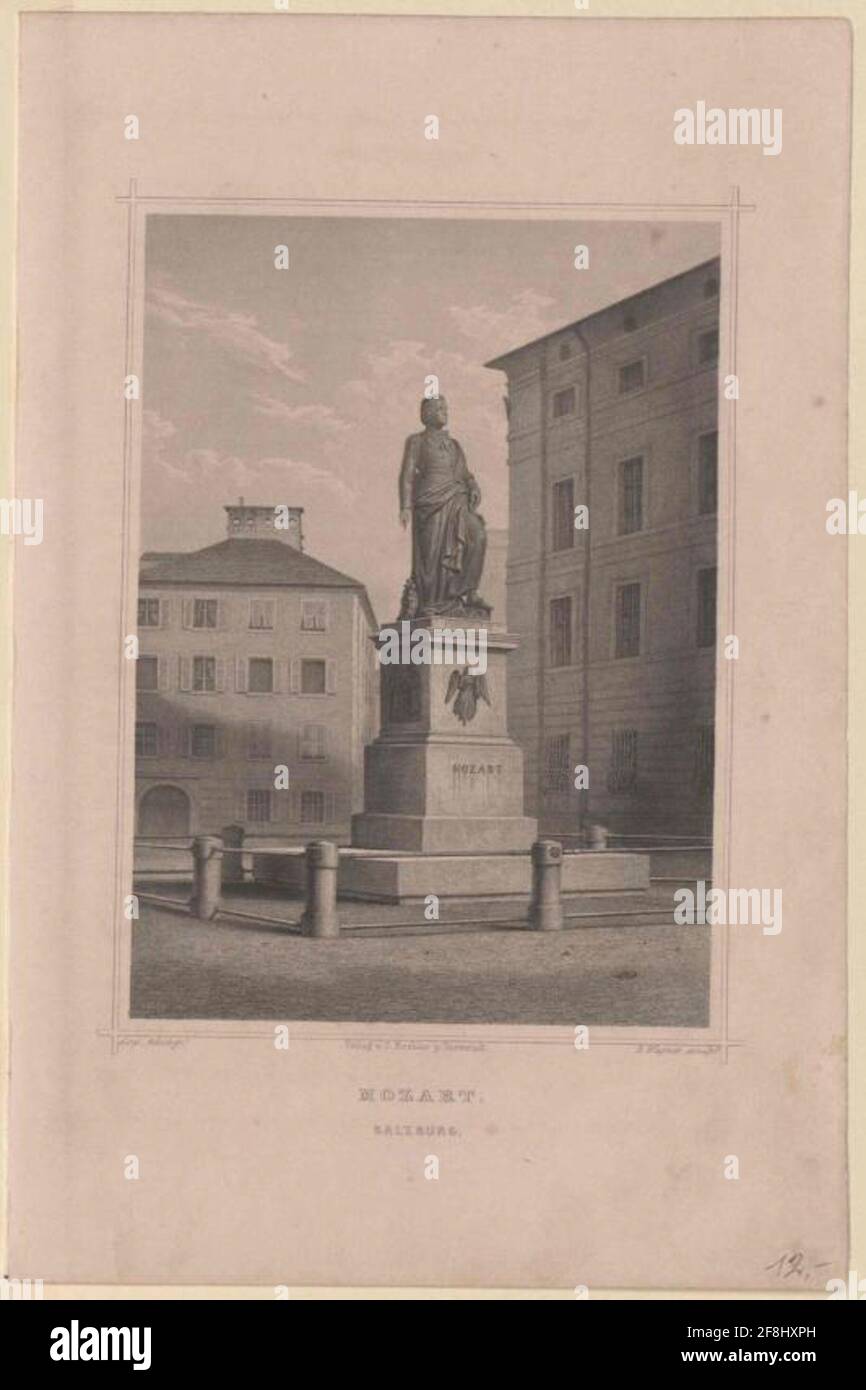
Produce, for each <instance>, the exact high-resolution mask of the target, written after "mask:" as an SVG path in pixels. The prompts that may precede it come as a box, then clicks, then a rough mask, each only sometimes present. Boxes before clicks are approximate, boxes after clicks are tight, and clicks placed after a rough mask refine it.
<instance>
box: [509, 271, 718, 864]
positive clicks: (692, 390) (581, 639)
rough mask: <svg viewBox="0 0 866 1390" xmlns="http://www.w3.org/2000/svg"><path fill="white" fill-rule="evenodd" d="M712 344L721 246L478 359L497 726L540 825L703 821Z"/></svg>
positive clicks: (708, 703)
mask: <svg viewBox="0 0 866 1390" xmlns="http://www.w3.org/2000/svg"><path fill="white" fill-rule="evenodd" d="M718 349H719V262H718V260H717V259H716V260H712V261H708V262H706V263H704V264H702V265H698V266H694V267H693V268H692V269H690V270H688V271H686V272H685V273H684V274H682V275H677V276H675V277H673V278H672V279H669V280H665V281H664V282H662V283H661V284H657V285H653V286H651V287H650V288H649V289H646V290H644V291H642V292H641V293H639V294H636V295H633V296H631V297H630V298H628V299H625V300H623V301H621V302H620V303H617V304H613V305H611V306H610V307H609V308H606V309H602V310H601V311H599V312H598V313H594V314H591V315H589V316H588V317H587V318H584V319H581V320H580V321H579V322H577V323H572V324H568V325H567V326H565V327H564V328H562V329H560V330H558V331H556V332H553V333H550V334H548V335H546V336H545V337H543V338H541V339H538V340H537V341H535V342H531V343H528V344H526V345H525V346H523V347H518V348H515V349H514V350H513V351H511V352H508V353H505V354H504V355H503V356H501V357H498V358H496V359H495V360H494V361H492V362H490V363H488V364H487V365H488V366H490V367H492V368H495V369H497V370H500V371H503V372H505V373H506V375H507V378H508V417H509V429H508V451H509V465H510V516H511V523H510V541H509V556H508V617H509V628H510V630H511V631H512V632H514V633H516V634H517V635H519V636H520V638H521V647H520V650H519V651H518V652H516V653H515V654H514V656H513V657H512V659H511V665H510V667H509V677H508V678H509V690H508V702H509V731H510V733H511V734H512V736H513V737H514V738H515V739H516V740H517V741H518V742H519V743H520V744H521V745H522V746H523V748H524V752H525V759H526V761H525V766H526V778H527V785H526V804H527V810H528V811H529V812H531V813H532V814H535V815H537V816H538V817H539V821H540V824H541V828H542V830H544V831H546V832H550V833H560V832H561V833H566V834H567V833H574V832H576V831H577V830H578V829H580V828H581V826H583V825H585V824H586V823H587V821H591V822H598V823H601V824H604V825H606V826H608V827H609V828H610V829H611V830H613V831H616V832H619V833H620V834H622V835H632V836H636V837H643V836H646V837H647V838H649V837H651V836H653V835H665V834H669V835H670V834H675V835H693V836H698V837H700V836H705V835H709V834H710V833H711V830H712V783H713V755H714V738H713V724H714V689H715V644H716V632H715V610H716V555H717V539H716V529H717V528H716V510H717V454H718V434H717V389H718V365H717V364H718ZM581 509H586V510H585V511H584V510H581ZM580 766H585V767H586V768H587V769H588V776H589V785H588V788H586V789H583V788H580V789H578V790H576V789H575V782H576V781H581V780H582V775H580V774H579V775H578V776H577V777H576V775H575V769H576V768H578V767H580Z"/></svg>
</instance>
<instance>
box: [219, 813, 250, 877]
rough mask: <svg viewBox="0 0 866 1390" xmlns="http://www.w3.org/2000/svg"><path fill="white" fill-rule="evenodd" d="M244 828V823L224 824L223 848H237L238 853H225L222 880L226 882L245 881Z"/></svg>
mask: <svg viewBox="0 0 866 1390" xmlns="http://www.w3.org/2000/svg"><path fill="white" fill-rule="evenodd" d="M243 847H244V828H243V826H242V825H224V826H223V848H224V849H225V850H230V849H231V850H237V851H238V853H237V854H224V855H223V862H222V881H223V884H226V883H243V882H244V878H245V875H244V856H243V853H242V852H241V851H242V850H243Z"/></svg>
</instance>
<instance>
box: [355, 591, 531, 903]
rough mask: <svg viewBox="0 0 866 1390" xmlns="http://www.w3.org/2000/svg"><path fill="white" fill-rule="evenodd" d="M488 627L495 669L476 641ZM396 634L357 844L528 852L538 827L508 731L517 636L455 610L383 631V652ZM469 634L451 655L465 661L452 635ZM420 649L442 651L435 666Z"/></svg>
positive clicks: (368, 761)
mask: <svg viewBox="0 0 866 1390" xmlns="http://www.w3.org/2000/svg"><path fill="white" fill-rule="evenodd" d="M482 631H483V632H484V633H485V634H486V654H485V657H486V669H484V665H485V657H482V659H481V660H478V659H477V658H478V657H479V656H481V652H480V650H479V648H478V647H476V646H473V640H472V639H473V635H474V636H475V642H478V641H479V637H480V634H481V632H482ZM394 632H396V633H397V634H399V640H400V648H401V656H402V657H403V658H404V659H403V660H401V661H400V662H398V663H394V664H386V665H382V666H381V667H380V675H381V693H382V732H381V733H380V735H379V737H378V738H377V739H376V741H375V742H374V743H373V744H371V745H370V746H369V747H368V748H367V749H366V753H365V768H364V810H363V812H361V814H360V815H356V816H354V817H353V821H352V844H353V846H355V847H357V848H361V849H370V850H395V851H398V852H400V851H402V852H404V853H405V852H413V851H414V852H416V853H421V854H447V853H455V852H456V853H459V854H467V853H468V854H501V853H507V852H521V851H522V852H528V851H529V848H530V846H531V844H532V842H533V840H534V839H535V838H536V832H537V826H536V822H535V821H534V820H533V819H531V818H530V817H529V816H525V815H524V814H523V753H522V752H521V750H520V748H518V746H517V744H516V743H514V742H513V741H512V740H511V739H510V738H509V737H508V733H507V730H506V705H505V667H506V662H507V659H508V656H509V653H510V652H512V651H514V650H515V648H516V646H517V639H516V638H514V637H510V636H509V635H508V634H507V633H504V632H496V631H493V630H491V629H488V628H483V627H482V626H479V624H478V623H477V622H475V621H474V620H472V619H461V618H459V617H454V616H450V617H441V618H433V619H424V620H423V621H420V622H412V623H409V622H404V623H402V624H401V623H397V624H394V625H392V626H391V627H390V628H387V629H382V631H381V632H380V633H379V634H378V638H377V641H378V643H379V647H380V652H381V651H384V650H387V648H386V640H387V634H389V633H394ZM461 632H462V633H467V634H468V635H469V645H468V646H467V647H466V649H465V653H464V649H463V648H461V646H460V641H459V636H458V637H457V638H456V639H455V638H454V637H453V636H452V638H451V646H450V655H451V656H455V657H457V658H458V660H456V661H452V660H450V659H449V636H448V634H449V633H450V634H459V633H461ZM437 634H438V639H437V636H436V635H437ZM437 640H438V641H440V642H441V644H442V645H441V650H437V647H436V645H435V643H436V641H437ZM425 643H426V648H425ZM392 645H393V641H392ZM413 650H414V651H415V652H416V653H423V652H425V650H426V653H427V654H429V653H430V652H431V651H432V654H433V658H434V660H433V663H432V664H426V663H424V662H419V663H417V664H415V663H414V662H412V661H411V660H406V659H405V658H407V657H409V656H411V653H412V651H413ZM465 654H468V655H469V656H470V657H476V664H474V665H473V664H471V663H470V662H469V661H467V660H466V659H465ZM461 657H463V659H459V658H461ZM437 658H441V659H437ZM430 891H435V890H432V889H431V890H430Z"/></svg>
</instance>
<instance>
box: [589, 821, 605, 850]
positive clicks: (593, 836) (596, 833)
mask: <svg viewBox="0 0 866 1390" xmlns="http://www.w3.org/2000/svg"><path fill="white" fill-rule="evenodd" d="M607 835H608V832H607V827H606V826H604V825H591V826H590V827H589V847H590V849H607Z"/></svg>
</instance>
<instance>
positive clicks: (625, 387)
mask: <svg viewBox="0 0 866 1390" xmlns="http://www.w3.org/2000/svg"><path fill="white" fill-rule="evenodd" d="M645 385H646V363H645V362H644V359H643V358H642V357H638V358H637V360H636V361H634V362H626V363H625V364H624V366H622V367H620V369H619V393H620V395H621V396H624V395H625V394H626V393H627V392H628V391H639V390H640V389H641V387H642V386H645Z"/></svg>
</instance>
